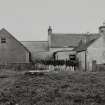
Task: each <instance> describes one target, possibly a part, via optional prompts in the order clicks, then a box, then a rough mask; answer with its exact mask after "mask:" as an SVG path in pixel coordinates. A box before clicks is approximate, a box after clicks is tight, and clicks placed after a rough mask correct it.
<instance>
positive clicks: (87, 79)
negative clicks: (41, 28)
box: [0, 71, 105, 105]
mask: <svg viewBox="0 0 105 105" xmlns="http://www.w3.org/2000/svg"><path fill="white" fill-rule="evenodd" d="M0 77H1V78H0V105H16V104H17V105H105V72H100V73H99V72H92V73H91V72H85V73H83V72H64V71H63V72H56V73H54V72H50V73H46V74H44V75H42V76H35V75H24V72H16V71H12V72H11V71H1V74H0Z"/></svg>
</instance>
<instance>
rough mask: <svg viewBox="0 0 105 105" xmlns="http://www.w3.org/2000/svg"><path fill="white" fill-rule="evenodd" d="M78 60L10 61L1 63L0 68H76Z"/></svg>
mask: <svg viewBox="0 0 105 105" xmlns="http://www.w3.org/2000/svg"><path fill="white" fill-rule="evenodd" d="M77 66H78V62H77V61H69V60H40V61H36V62H34V63H11V64H10V63H9V64H5V65H0V69H13V70H69V69H70V70H75V69H76V67H77Z"/></svg>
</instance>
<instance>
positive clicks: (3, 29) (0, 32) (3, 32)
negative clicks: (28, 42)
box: [0, 28, 29, 52]
mask: <svg viewBox="0 0 105 105" xmlns="http://www.w3.org/2000/svg"><path fill="white" fill-rule="evenodd" d="M0 34H6V35H9V36H11V37H12V38H13V39H14V40H15V41H16V42H17V43H18V44H19V45H21V47H23V48H24V49H25V50H26V51H28V52H29V50H28V49H27V48H26V47H25V46H24V45H23V44H22V43H21V42H20V41H18V40H17V39H16V38H15V37H14V36H13V35H12V34H11V33H9V32H8V31H7V30H6V29H5V28H2V29H1V30H0Z"/></svg>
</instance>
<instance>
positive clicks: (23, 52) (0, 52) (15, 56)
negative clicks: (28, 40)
mask: <svg viewBox="0 0 105 105" xmlns="http://www.w3.org/2000/svg"><path fill="white" fill-rule="evenodd" d="M29 62H30V51H29V50H28V49H27V48H26V47H25V46H23V44H21V43H20V42H19V41H18V40H17V39H16V38H15V37H13V35H11V34H10V33H9V32H8V31H7V30H5V29H4V28H3V29H1V30H0V64H8V63H29Z"/></svg>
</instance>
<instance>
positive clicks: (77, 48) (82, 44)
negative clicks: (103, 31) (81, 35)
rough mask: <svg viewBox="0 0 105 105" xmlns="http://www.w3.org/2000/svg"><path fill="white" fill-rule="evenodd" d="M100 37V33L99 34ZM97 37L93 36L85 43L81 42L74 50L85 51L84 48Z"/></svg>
mask: <svg viewBox="0 0 105 105" xmlns="http://www.w3.org/2000/svg"><path fill="white" fill-rule="evenodd" d="M99 37H100V35H99ZM99 37H97V38H94V39H91V40H89V41H88V42H87V43H86V44H85V43H81V44H80V45H79V46H78V47H76V48H75V49H74V50H75V51H77V52H82V51H86V49H87V48H88V47H89V46H90V45H91V44H92V43H94V42H95V41H96V40H97V39H98V38H99Z"/></svg>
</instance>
